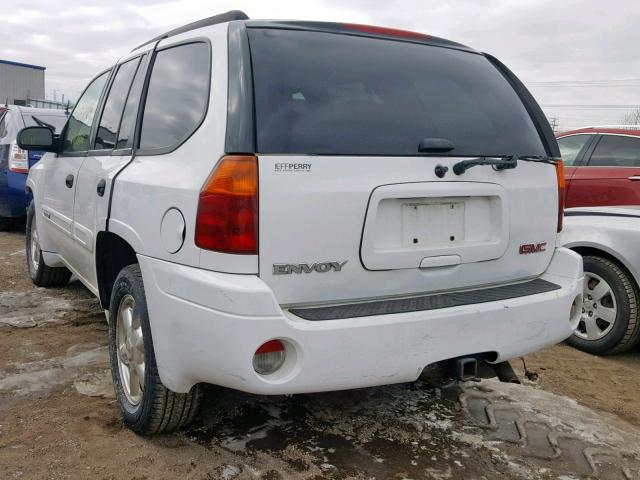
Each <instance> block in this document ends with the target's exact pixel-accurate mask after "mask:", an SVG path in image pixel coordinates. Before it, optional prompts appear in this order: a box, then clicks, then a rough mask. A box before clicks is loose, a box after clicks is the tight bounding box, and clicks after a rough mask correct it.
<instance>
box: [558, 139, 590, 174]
mask: <svg viewBox="0 0 640 480" xmlns="http://www.w3.org/2000/svg"><path fill="white" fill-rule="evenodd" d="M590 139H591V135H570V136H568V137H564V138H559V139H558V145H559V146H560V154H561V155H562V160H563V161H564V164H565V165H567V166H572V165H575V163H576V159H577V158H578V154H579V153H580V151H581V150H582V148H583V147H584V146H585V145H586V143H587V142H588V141H589V140H590Z"/></svg>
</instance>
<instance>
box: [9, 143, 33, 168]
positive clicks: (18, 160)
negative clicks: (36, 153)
mask: <svg viewBox="0 0 640 480" xmlns="http://www.w3.org/2000/svg"><path fill="white" fill-rule="evenodd" d="M9 170H11V171H12V172H20V173H28V172H29V152H28V151H27V150H23V149H21V148H20V147H18V145H16V144H15V143H12V144H11V153H10V154H9Z"/></svg>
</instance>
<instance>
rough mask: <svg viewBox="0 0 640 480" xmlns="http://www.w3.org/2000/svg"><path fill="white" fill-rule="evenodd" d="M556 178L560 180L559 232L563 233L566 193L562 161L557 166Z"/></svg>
mask: <svg viewBox="0 0 640 480" xmlns="http://www.w3.org/2000/svg"><path fill="white" fill-rule="evenodd" d="M556 177H557V178H558V232H561V231H562V221H563V218H564V193H565V181H564V163H563V161H562V160H558V163H557V164H556Z"/></svg>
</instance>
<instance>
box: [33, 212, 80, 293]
mask: <svg viewBox="0 0 640 480" xmlns="http://www.w3.org/2000/svg"><path fill="white" fill-rule="evenodd" d="M26 241H27V243H26V252H27V270H28V271H29V276H30V277H31V281H32V282H33V283H34V284H35V285H37V286H39V287H63V286H64V285H66V284H67V283H69V279H70V278H71V272H70V271H69V269H68V268H66V267H49V266H48V265H46V264H45V263H44V260H43V258H42V250H40V242H39V241H38V229H37V224H36V222H35V207H34V206H33V202H31V203H30V204H29V206H28V207H27V225H26Z"/></svg>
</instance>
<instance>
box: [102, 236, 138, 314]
mask: <svg viewBox="0 0 640 480" xmlns="http://www.w3.org/2000/svg"><path fill="white" fill-rule="evenodd" d="M95 261H96V278H97V281H98V293H99V298H100V304H101V305H102V308H104V309H105V310H108V309H109V302H110V299H111V291H112V289H113V284H114V283H115V281H116V278H117V277H118V274H119V273H120V271H121V270H122V269H123V268H124V267H126V266H127V265H133V264H136V263H138V257H137V253H136V250H135V249H134V248H133V247H132V246H131V245H130V243H129V242H127V241H126V240H125V239H124V238H122V237H121V236H119V235H117V234H115V233H113V232H107V231H102V232H99V233H98V236H97V238H96V255H95Z"/></svg>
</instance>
